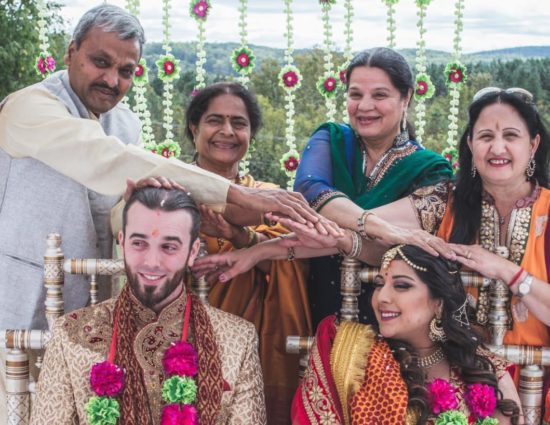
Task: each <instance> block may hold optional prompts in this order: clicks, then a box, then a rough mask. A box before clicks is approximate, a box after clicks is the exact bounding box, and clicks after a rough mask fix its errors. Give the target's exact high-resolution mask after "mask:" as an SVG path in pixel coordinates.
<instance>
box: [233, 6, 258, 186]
mask: <svg viewBox="0 0 550 425" xmlns="http://www.w3.org/2000/svg"><path fill="white" fill-rule="evenodd" d="M247 10H248V0H239V35H240V36H241V45H240V46H239V47H237V48H236V49H235V50H233V52H232V53H231V65H232V66H233V69H234V70H235V72H237V73H238V74H239V77H238V78H237V80H238V81H239V83H241V84H242V85H243V86H244V87H247V86H248V83H249V82H250V77H249V75H250V73H251V72H252V70H253V69H254V66H255V65H256V56H254V52H253V51H252V49H251V48H250V47H248V44H247V43H248V42H247V39H248V31H247V22H246V20H247ZM253 151H254V147H253V146H252V144H251V145H250V147H249V148H248V152H247V153H246V155H245V156H244V158H243V159H242V160H241V161H240V163H239V175H241V176H246V175H247V174H248V173H249V172H250V170H249V168H248V166H249V165H250V157H251V155H252V152H253Z"/></svg>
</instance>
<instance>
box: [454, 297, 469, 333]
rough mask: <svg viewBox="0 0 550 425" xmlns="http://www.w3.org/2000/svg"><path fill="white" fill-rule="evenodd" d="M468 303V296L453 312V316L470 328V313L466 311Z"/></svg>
mask: <svg viewBox="0 0 550 425" xmlns="http://www.w3.org/2000/svg"><path fill="white" fill-rule="evenodd" d="M467 305H468V298H466V299H465V300H464V302H463V303H462V305H461V306H460V307H458V308H457V309H456V310H455V311H453V313H452V314H451V317H452V318H453V319H454V320H456V321H457V322H458V323H460V324H461V325H462V326H464V327H466V328H468V327H470V321H469V320H468V313H467V311H466V306H467Z"/></svg>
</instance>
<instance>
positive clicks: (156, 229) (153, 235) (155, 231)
mask: <svg viewBox="0 0 550 425" xmlns="http://www.w3.org/2000/svg"><path fill="white" fill-rule="evenodd" d="M159 234H160V231H159V229H158V228H157V227H155V228H154V229H153V231H152V232H151V236H152V237H154V238H156V237H157V236H158V235H159Z"/></svg>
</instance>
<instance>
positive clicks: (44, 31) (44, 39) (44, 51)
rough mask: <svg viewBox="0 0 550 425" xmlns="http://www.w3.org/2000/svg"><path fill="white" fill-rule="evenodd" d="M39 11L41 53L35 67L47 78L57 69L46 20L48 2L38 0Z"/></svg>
mask: <svg viewBox="0 0 550 425" xmlns="http://www.w3.org/2000/svg"><path fill="white" fill-rule="evenodd" d="M36 8H37V11H38V40H39V41H40V54H39V55H38V57H37V58H36V59H35V69H36V72H37V74H38V75H40V76H41V77H42V78H46V77H47V76H48V75H49V74H51V73H52V72H54V71H55V59H54V58H53V56H52V55H51V54H50V53H49V52H50V40H49V38H48V27H47V22H46V13H47V9H46V4H45V3H44V0H38V2H37V4H36Z"/></svg>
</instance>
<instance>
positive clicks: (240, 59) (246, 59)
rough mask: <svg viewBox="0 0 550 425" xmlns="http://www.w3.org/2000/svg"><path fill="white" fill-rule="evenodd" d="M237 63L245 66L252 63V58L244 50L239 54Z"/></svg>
mask: <svg viewBox="0 0 550 425" xmlns="http://www.w3.org/2000/svg"><path fill="white" fill-rule="evenodd" d="M237 63H238V64H239V65H240V66H242V67H243V68H244V67H246V66H248V64H249V63H250V58H249V57H248V55H247V54H246V53H244V52H243V53H241V54H240V55H239V56H237Z"/></svg>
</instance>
